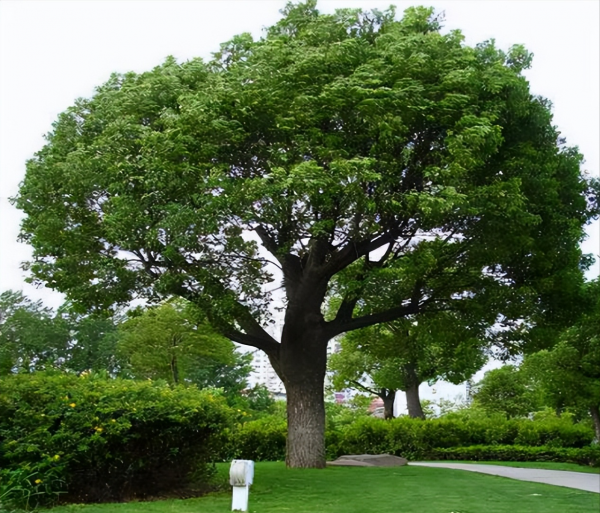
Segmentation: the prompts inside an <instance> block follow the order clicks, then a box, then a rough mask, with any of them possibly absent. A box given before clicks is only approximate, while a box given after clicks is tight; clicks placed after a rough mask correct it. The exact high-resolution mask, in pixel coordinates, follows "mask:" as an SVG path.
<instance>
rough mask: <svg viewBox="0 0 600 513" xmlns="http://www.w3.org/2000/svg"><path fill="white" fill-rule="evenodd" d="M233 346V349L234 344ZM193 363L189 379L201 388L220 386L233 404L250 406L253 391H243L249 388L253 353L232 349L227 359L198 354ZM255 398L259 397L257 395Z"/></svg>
mask: <svg viewBox="0 0 600 513" xmlns="http://www.w3.org/2000/svg"><path fill="white" fill-rule="evenodd" d="M231 347H232V349H233V346H231ZM192 363H193V366H192V367H191V368H190V369H189V373H188V379H189V380H190V381H191V382H192V383H195V384H196V385H198V387H200V388H206V387H213V388H220V389H222V390H223V394H224V395H225V397H226V398H227V401H228V402H229V403H230V404H231V405H232V406H233V405H235V404H238V405H242V404H243V405H244V406H245V407H247V408H250V404H248V400H249V399H251V396H253V393H252V392H251V391H248V392H247V393H246V394H242V392H243V391H244V390H246V389H247V387H248V376H249V375H250V373H251V372H252V355H251V354H249V353H241V352H240V351H237V350H232V351H231V352H230V353H229V354H228V355H227V360H225V361H223V360H218V359H217V358H215V357H208V356H199V355H198V356H196V357H195V358H194V359H193V360H192ZM248 394H249V395H248ZM256 394H260V392H259V391H256ZM263 395H264V394H263ZM255 398H256V399H257V397H255ZM252 400H253V399H252ZM265 400H266V399H265Z"/></svg>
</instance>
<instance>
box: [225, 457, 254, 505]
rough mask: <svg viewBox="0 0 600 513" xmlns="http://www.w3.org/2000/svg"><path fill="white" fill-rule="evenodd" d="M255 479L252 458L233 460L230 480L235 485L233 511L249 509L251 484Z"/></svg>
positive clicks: (232, 501) (232, 502)
mask: <svg viewBox="0 0 600 513" xmlns="http://www.w3.org/2000/svg"><path fill="white" fill-rule="evenodd" d="M253 481H254V462H253V461H252V460H233V461H232V462H231V468H230V469H229V482H230V484H231V486H233V497H232V500H231V510H232V511H248V495H249V491H250V485H251V484H252V482H253Z"/></svg>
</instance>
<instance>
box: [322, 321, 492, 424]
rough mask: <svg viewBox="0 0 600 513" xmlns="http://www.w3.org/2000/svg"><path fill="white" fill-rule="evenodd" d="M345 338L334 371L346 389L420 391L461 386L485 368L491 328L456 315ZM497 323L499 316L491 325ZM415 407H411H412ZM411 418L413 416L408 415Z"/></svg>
mask: <svg viewBox="0 0 600 513" xmlns="http://www.w3.org/2000/svg"><path fill="white" fill-rule="evenodd" d="M418 319H419V320H418V321H410V320H406V319H405V320H399V321H395V322H393V323H388V324H382V325H377V326H372V327H370V328H365V329H363V330H357V331H353V332H350V333H348V334H346V335H345V336H344V337H343V338H342V340H341V342H340V348H341V350H340V351H339V352H337V353H335V354H333V355H332V356H331V358H330V361H329V368H330V370H332V371H333V384H334V386H335V387H337V389H338V390H341V389H343V388H358V389H367V390H369V391H370V392H371V393H374V394H378V391H379V389H387V390H392V391H394V392H395V391H396V390H403V391H407V392H408V391H409V390H411V391H418V387H419V385H420V384H421V383H424V382H429V383H430V384H433V383H434V382H436V381H438V380H440V379H443V380H445V381H449V382H451V383H455V384H458V383H461V382H463V381H465V380H467V379H469V378H470V377H471V376H472V375H473V374H474V373H475V372H476V371H478V370H479V369H480V368H481V367H482V366H483V364H484V363H485V361H486V359H487V357H486V355H485V349H486V345H487V342H486V340H485V333H486V329H485V328H486V327H489V326H486V322H485V319H484V318H482V317H479V316H473V315H472V313H471V315H463V316H459V315H458V314H457V313H455V312H452V313H450V312H439V313H436V314H432V315H426V314H424V315H420V316H419V317H418ZM493 321H494V316H492V317H489V318H488V322H489V323H491V322H493ZM410 406H411V403H410V401H409V407H410ZM409 414H410V415H411V416H418V415H413V412H412V411H409Z"/></svg>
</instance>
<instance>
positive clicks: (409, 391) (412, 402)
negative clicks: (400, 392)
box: [402, 364, 425, 419]
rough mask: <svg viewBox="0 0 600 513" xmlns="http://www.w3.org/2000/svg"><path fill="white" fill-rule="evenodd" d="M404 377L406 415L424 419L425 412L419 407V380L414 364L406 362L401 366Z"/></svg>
mask: <svg viewBox="0 0 600 513" xmlns="http://www.w3.org/2000/svg"><path fill="white" fill-rule="evenodd" d="M402 370H403V372H404V379H405V383H406V390H405V392H406V407H407V408H408V416H409V417H412V418H413V419H424V418H425V414H424V413H423V408H421V398H420V397H419V385H420V384H421V380H420V379H419V376H418V374H417V371H416V369H415V366H414V365H411V364H408V365H404V367H403V369H402Z"/></svg>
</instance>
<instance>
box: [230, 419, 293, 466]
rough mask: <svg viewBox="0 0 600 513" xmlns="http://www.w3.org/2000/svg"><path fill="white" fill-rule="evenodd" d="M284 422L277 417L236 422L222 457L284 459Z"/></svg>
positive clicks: (265, 459)
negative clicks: (241, 422)
mask: <svg viewBox="0 0 600 513" xmlns="http://www.w3.org/2000/svg"><path fill="white" fill-rule="evenodd" d="M285 446H286V422H285V420H284V419H281V418H278V417H273V416H269V417H264V418H261V419H258V420H254V421H251V422H245V423H243V424H238V426H237V427H236V429H235V430H233V431H232V432H231V438H230V441H229V444H228V449H227V450H228V452H227V454H226V455H225V456H224V458H223V459H225V460H230V459H234V458H239V459H249V460H254V461H281V460H283V459H285Z"/></svg>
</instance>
